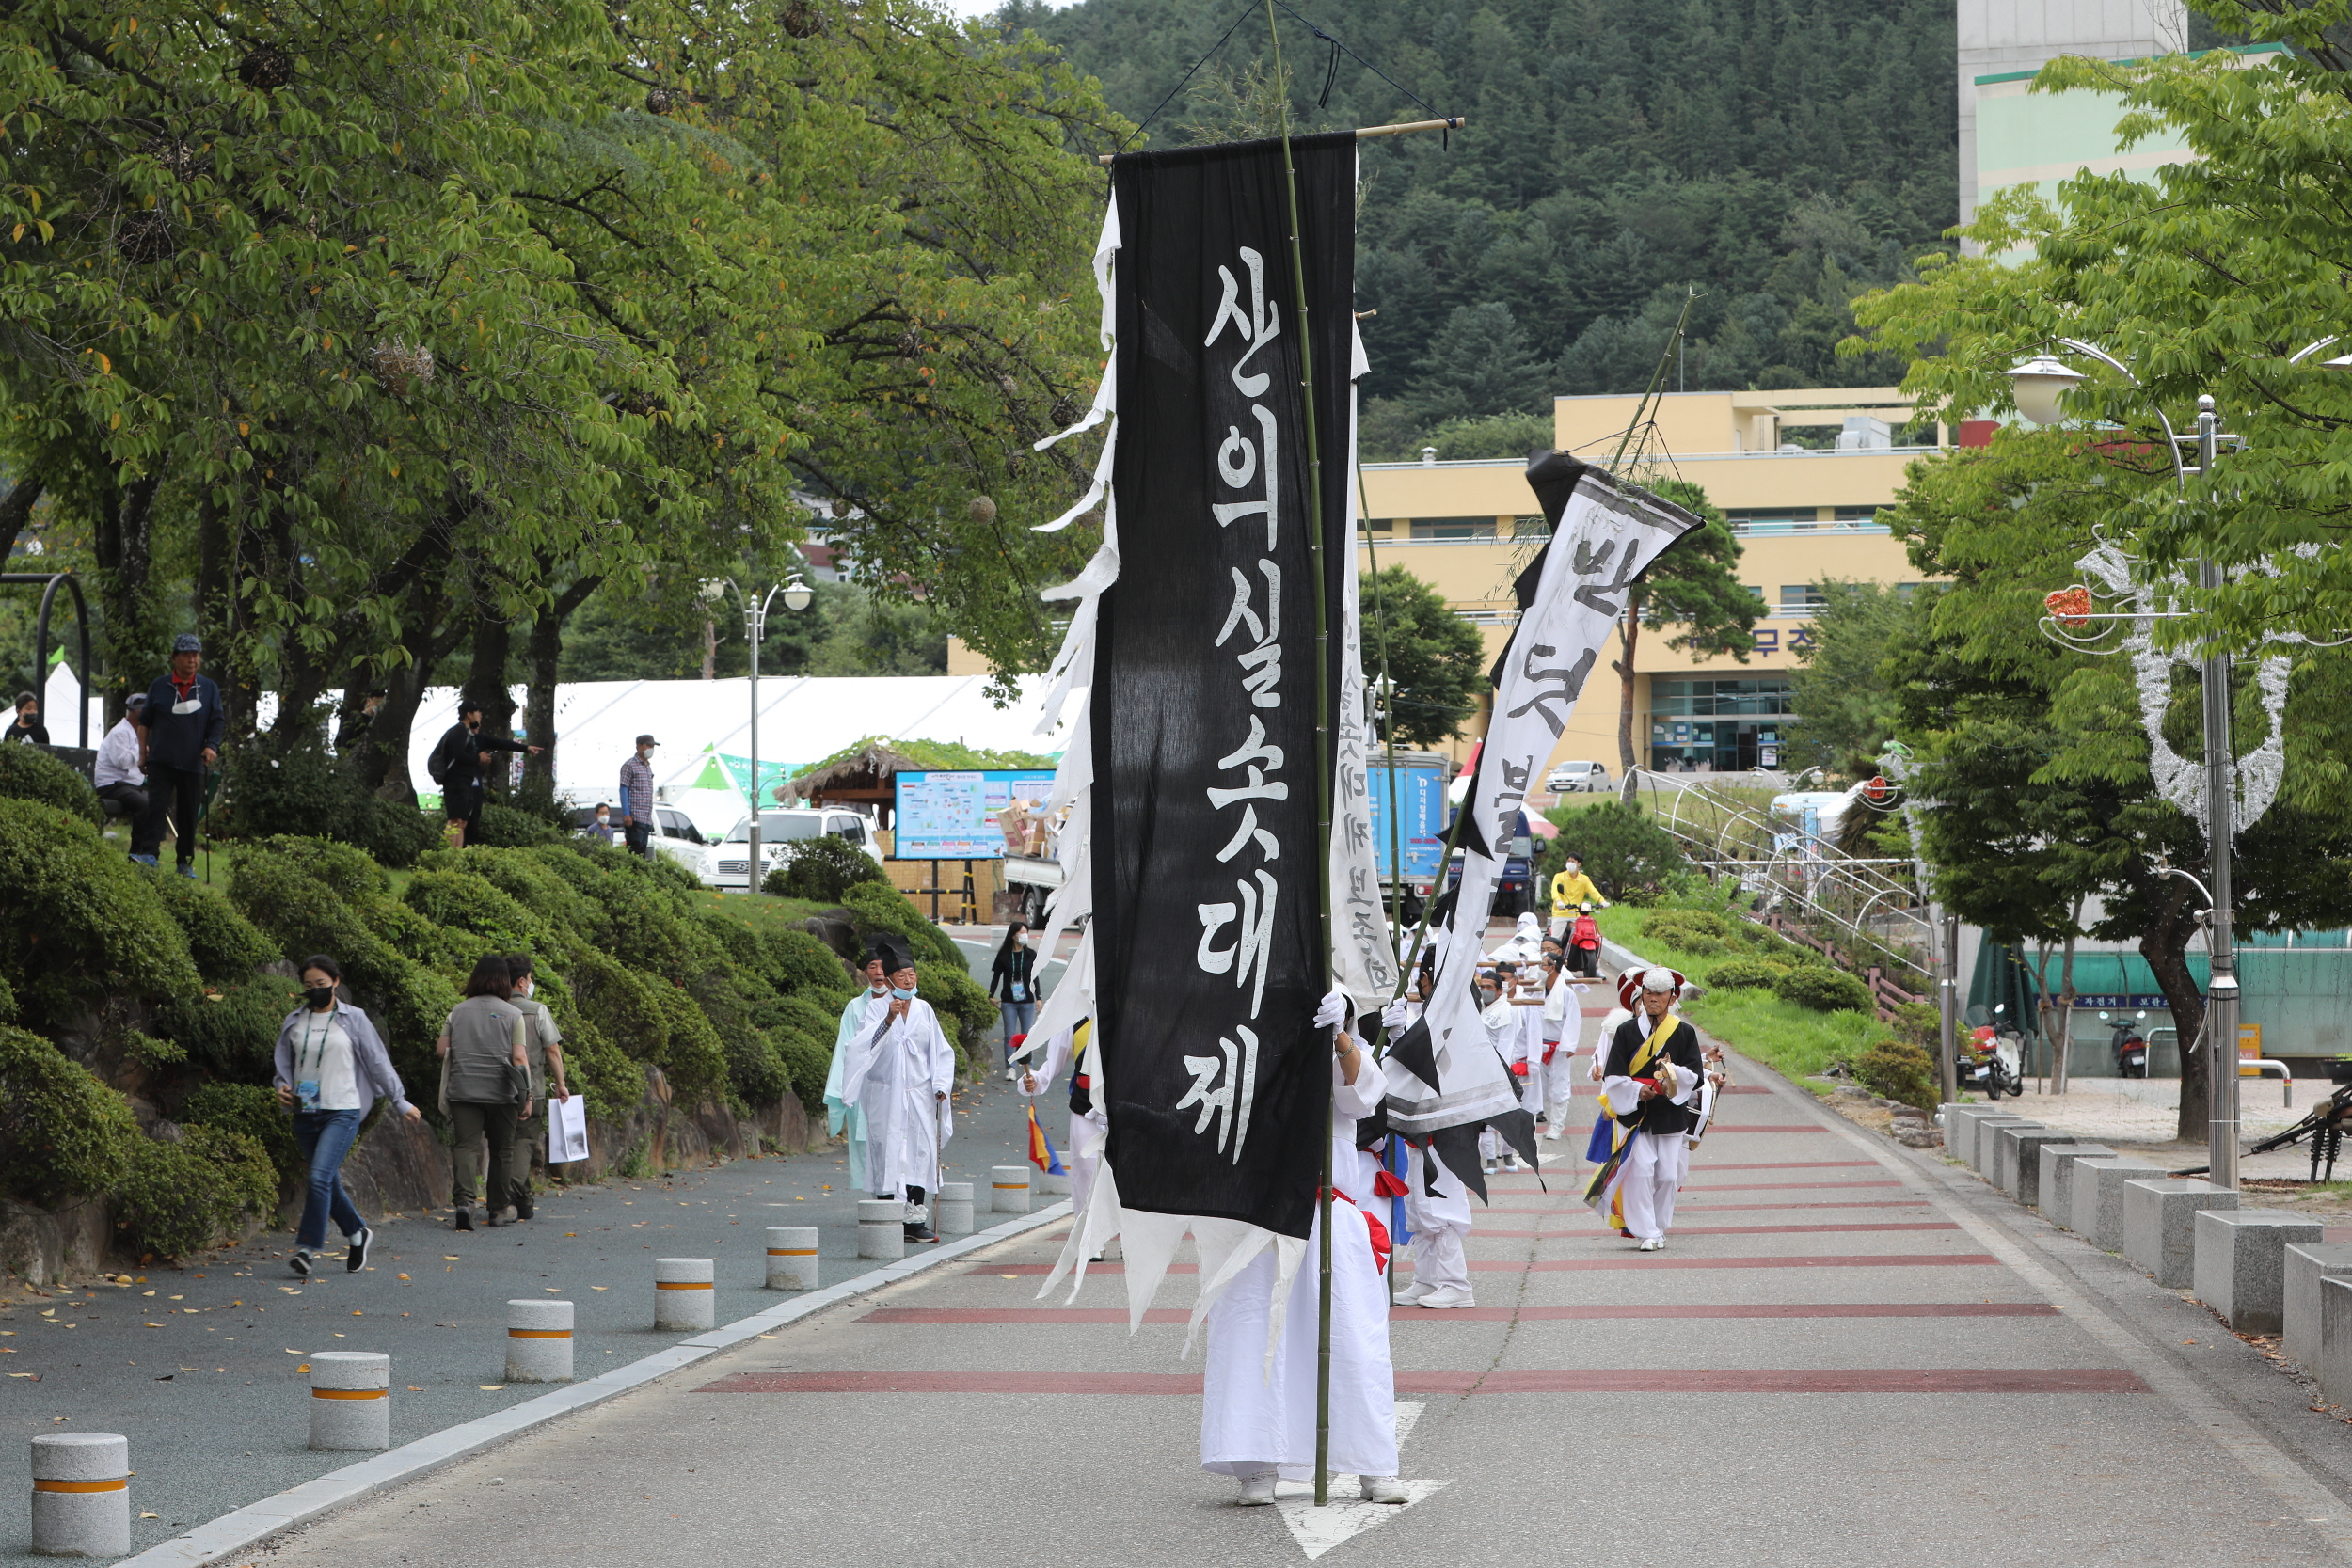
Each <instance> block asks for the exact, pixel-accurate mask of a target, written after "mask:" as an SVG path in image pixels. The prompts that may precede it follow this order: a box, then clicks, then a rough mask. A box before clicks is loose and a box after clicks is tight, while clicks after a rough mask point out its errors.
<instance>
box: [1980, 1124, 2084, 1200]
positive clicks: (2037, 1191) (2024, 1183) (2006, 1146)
mask: <svg viewBox="0 0 2352 1568" xmlns="http://www.w3.org/2000/svg"><path fill="white" fill-rule="evenodd" d="M1997 1136H1998V1137H1999V1138H2000V1140H2001V1153H2000V1162H2001V1179H2002V1180H2001V1191H2003V1192H2005V1193H2007V1194H2008V1195H2009V1196H2011V1197H2013V1198H2015V1199H2016V1200H2017V1201H2018V1202H2020V1203H2022V1204H2024V1205H2025V1206H2026V1208H2028V1209H2030V1208H2032V1207H2034V1204H2035V1200H2036V1199H2038V1198H2039V1197H2040V1196H2042V1146H2043V1145H2044V1144H2071V1143H2073V1142H2074V1133H2072V1132H2059V1131H2058V1129H2057V1128H2055V1127H2010V1128H2007V1129H2004V1130H2003V1131H2002V1132H2000V1133H1998V1134H1997Z"/></svg>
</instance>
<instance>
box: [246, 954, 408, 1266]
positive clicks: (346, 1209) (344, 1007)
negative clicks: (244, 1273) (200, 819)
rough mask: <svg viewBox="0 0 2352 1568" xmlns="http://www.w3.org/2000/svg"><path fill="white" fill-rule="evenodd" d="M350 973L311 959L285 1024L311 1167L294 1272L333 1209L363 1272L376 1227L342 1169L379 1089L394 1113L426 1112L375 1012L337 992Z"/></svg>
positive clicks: (280, 1059) (285, 1074)
mask: <svg viewBox="0 0 2352 1568" xmlns="http://www.w3.org/2000/svg"><path fill="white" fill-rule="evenodd" d="M342 977H343V972H342V969H341V968H339V967H338V966H337V964H336V962H335V960H334V959H333V958H328V957H327V956H326V954H324V953H314V954H312V955H311V956H310V957H309V958H305V959H303V960H302V1006H299V1007H296V1008H295V1009H294V1011H293V1012H291V1013H288V1014H287V1015H286V1022H284V1023H282V1024H280V1025H279V1026H278V1052H277V1062H276V1069H277V1070H276V1074H275V1080H276V1086H277V1089H278V1103H279V1104H280V1105H283V1106H285V1107H286V1108H287V1109H288V1110H290V1111H292V1112H293V1113H294V1148H295V1149H296V1150H297V1151H298V1152H299V1153H300V1155H301V1157H302V1164H303V1165H304V1167H305V1168H306V1169H308V1170H309V1172H310V1176H309V1178H308V1192H307V1196H305V1197H304V1199H303V1202H302V1224H301V1225H300V1226H299V1227H296V1229H295V1231H294V1273H295V1274H297V1275H302V1276H304V1277H305V1278H308V1277H309V1276H310V1269H311V1263H312V1259H314V1258H315V1257H316V1256H317V1254H318V1250H319V1248H320V1247H321V1246H322V1245H323V1244H325V1243H326V1222H327V1220H328V1219H329V1218H330V1217H331V1218H333V1220H334V1222H335V1224H336V1227H338V1228H339V1229H341V1230H342V1233H343V1236H344V1237H345V1239H346V1240H347V1241H348V1242H349V1243H350V1250H349V1251H347V1252H345V1253H344V1254H343V1267H344V1269H346V1270H347V1271H349V1272H350V1273H353V1274H358V1272H359V1271H360V1270H361V1269H363V1268H365V1267H366V1266H367V1261H368V1244H369V1243H371V1242H373V1240H374V1239H375V1233H374V1232H373V1230H370V1229H369V1228H368V1222H367V1221H366V1220H364V1219H362V1218H360V1216H359V1211H358V1207H357V1206H355V1205H354V1204H353V1203H352V1201H351V1195H350V1194H349V1193H346V1192H345V1191H343V1181H342V1166H343V1158H344V1156H346V1155H348V1154H349V1153H350V1152H351V1143H352V1140H353V1139H354V1138H356V1137H358V1135H359V1124H360V1123H361V1122H363V1121H365V1120H366V1119H367V1116H368V1112H369V1111H370V1110H371V1109H372V1108H373V1106H374V1104H375V1101H376V1099H377V1097H378V1096H381V1097H383V1098H384V1099H387V1100H389V1101H391V1102H392V1110H393V1113H394V1114H395V1115H398V1116H403V1117H407V1118H408V1119H409V1120H410V1121H415V1120H417V1119H418V1118H419V1117H421V1116H422V1115H423V1114H424V1113H423V1112H421V1111H420V1110H418V1109H417V1108H416V1107H415V1106H414V1105H411V1104H409V1103H408V1097H407V1095H406V1093H405V1091H404V1090H403V1089H402V1087H401V1083H400V1074H399V1073H398V1072H397V1071H395V1070H394V1069H393V1068H392V1058H391V1054H390V1053H389V1052H387V1051H386V1050H385V1049H384V1041H383V1038H382V1037H380V1036H378V1035H377V1034H376V1032H375V1025H374V1024H373V1022H370V1021H369V1019H368V1015H367V1014H365V1013H363V1012H361V1011H360V1010H359V1009H358V1008H357V1007H355V1006H352V1005H351V1004H350V1003H348V1002H345V1001H343V1000H342V997H340V996H339V995H338V994H337V992H336V988H337V987H338V986H340V985H341V984H342Z"/></svg>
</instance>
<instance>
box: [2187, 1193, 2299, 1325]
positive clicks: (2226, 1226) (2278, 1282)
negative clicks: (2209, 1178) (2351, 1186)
mask: <svg viewBox="0 0 2352 1568" xmlns="http://www.w3.org/2000/svg"><path fill="white" fill-rule="evenodd" d="M2327 1237H2328V1232H2327V1229H2326V1227H2323V1226H2321V1225H2320V1223H2319V1222H2318V1221H2317V1220H2314V1219H2310V1218H2307V1217H2305V1216H2304V1215H2301V1214H2290V1213H2288V1212H2285V1211H2284V1210H2282V1209H2239V1210H2235V1211H2233V1212H2216V1211H2214V1210H2212V1209H2207V1210H2204V1211H2203V1212H2200V1213H2199V1214H2198V1216H2197V1219H2196V1236H2195V1246H2196V1259H2195V1262H2194V1265H2193V1268H2194V1279H2195V1284H2194V1285H2193V1287H2192V1288H2193V1289H2194V1290H2195V1291H2196V1292H2197V1299H2198V1300H2200V1301H2201V1302H2203V1303H2204V1304H2205V1305H2206V1306H2207V1307H2212V1308H2213V1309H2214V1310H2215V1311H2216V1312H2218V1313H2220V1314H2221V1321H2222V1322H2223V1323H2228V1324H2229V1325H2230V1327H2231V1328H2232V1330H2233V1331H2234V1332H2236V1333H2239V1334H2277V1333H2279V1332H2280V1331H2281V1330H2282V1329H2283V1327H2284V1326H2285V1325H2284V1323H2283V1322H2282V1320H2283V1319H2284V1318H2285V1316H2286V1284H2287V1282H2286V1271H2287V1259H2286V1251H2287V1245H2288V1243H2296V1244H2297V1245H2302V1246H2315V1245H2318V1244H2320V1243H2323V1242H2325V1241H2326V1240H2327Z"/></svg>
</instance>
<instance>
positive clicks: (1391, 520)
mask: <svg viewBox="0 0 2352 1568" xmlns="http://www.w3.org/2000/svg"><path fill="white" fill-rule="evenodd" d="M1399 523H1402V524H1404V525H1405V529H1406V531H1407V532H1408V533H1409V532H1410V531H1412V527H1413V525H1412V522H1411V520H1410V519H1409V518H1405V517H1366V518H1365V519H1364V531H1365V532H1366V533H1391V534H1392V533H1394V532H1395V531H1396V530H1397V525H1398V524H1399Z"/></svg>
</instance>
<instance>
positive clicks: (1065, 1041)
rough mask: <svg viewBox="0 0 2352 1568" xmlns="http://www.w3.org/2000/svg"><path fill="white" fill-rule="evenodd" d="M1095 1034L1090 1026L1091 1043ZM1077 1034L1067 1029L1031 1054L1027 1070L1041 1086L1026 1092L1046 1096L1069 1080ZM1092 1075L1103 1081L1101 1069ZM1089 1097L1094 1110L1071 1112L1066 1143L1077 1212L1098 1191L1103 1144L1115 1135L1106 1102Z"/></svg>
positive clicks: (1083, 1209)
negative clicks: (1097, 1178)
mask: <svg viewBox="0 0 2352 1568" xmlns="http://www.w3.org/2000/svg"><path fill="white" fill-rule="evenodd" d="M1093 1034H1094V1032H1093V1031H1092V1030H1090V1029H1089V1030H1088V1031H1087V1035H1088V1041H1089V1044H1091V1043H1092V1039H1093ZM1075 1037H1076V1031H1075V1030H1070V1029H1065V1030H1063V1031H1062V1032H1061V1033H1059V1034H1057V1035H1056V1036H1055V1037H1053V1038H1052V1039H1050V1040H1048V1041H1046V1042H1045V1044H1044V1045H1042V1046H1041V1047H1040V1048H1039V1049H1038V1050H1036V1051H1033V1052H1031V1053H1029V1057H1028V1062H1027V1070H1028V1071H1030V1072H1034V1073H1035V1074H1037V1087H1036V1089H1034V1090H1030V1089H1022V1090H1021V1092H1022V1093H1023V1094H1025V1095H1029V1096H1031V1097H1032V1098H1035V1099H1042V1098H1043V1097H1045V1096H1046V1095H1049V1094H1051V1093H1053V1092H1054V1091H1055V1089H1056V1088H1057V1086H1060V1085H1065V1084H1066V1083H1067V1082H1068V1080H1069V1073H1070V1068H1071V1055H1072V1051H1073V1042H1074V1040H1075ZM1094 1054H1099V1053H1094ZM1088 1077H1089V1079H1091V1080H1093V1081H1094V1082H1097V1083H1099V1082H1101V1074H1100V1073H1099V1072H1089V1074H1088ZM1019 1082H1020V1081H1019V1080H1017V1079H1016V1080H1015V1081H1014V1083H1015V1086H1016V1087H1017V1086H1018V1085H1019ZM1089 1101H1091V1102H1092V1104H1093V1109H1092V1110H1088V1111H1073V1112H1071V1113H1070V1141H1069V1142H1068V1143H1066V1144H1065V1145H1063V1146H1062V1156H1063V1158H1064V1159H1065V1160H1066V1161H1067V1162H1068V1165H1069V1170H1070V1212H1072V1213H1073V1214H1083V1213H1085V1212H1087V1198H1088V1196H1089V1195H1090V1194H1091V1193H1092V1192H1093V1191H1094V1178H1095V1177H1096V1175H1097V1174H1098V1173H1100V1172H1101V1170H1102V1168H1103V1146H1104V1143H1106V1142H1108V1141H1109V1139H1110V1134H1111V1122H1110V1117H1108V1116H1107V1115H1105V1114H1104V1110H1103V1104H1102V1101H1100V1100H1099V1099H1096V1098H1094V1097H1093V1096H1092V1095H1089Z"/></svg>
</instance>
